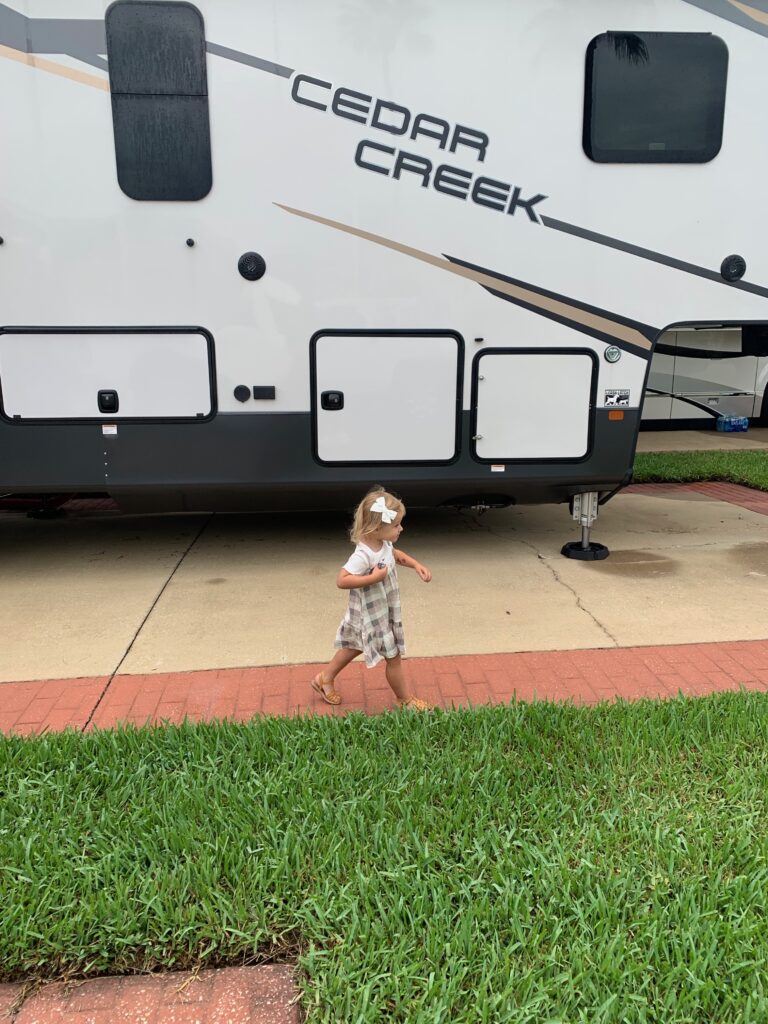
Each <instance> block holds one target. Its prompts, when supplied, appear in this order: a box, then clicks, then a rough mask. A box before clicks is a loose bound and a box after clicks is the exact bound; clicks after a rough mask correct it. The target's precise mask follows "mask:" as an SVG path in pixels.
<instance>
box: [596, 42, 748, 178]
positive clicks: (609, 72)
mask: <svg viewBox="0 0 768 1024" xmlns="http://www.w3.org/2000/svg"><path fill="white" fill-rule="evenodd" d="M727 71H728V50H727V48H726V45H725V43H724V42H723V41H722V39H720V38H718V37H717V36H713V35H709V34H708V33H696V34H693V33H688V32H606V33H605V34H604V35H601V36H597V37H596V38H595V39H593V40H592V42H591V43H590V44H589V48H588V49H587V75H586V90H585V96H584V151H585V153H586V154H587V156H588V157H589V158H590V159H592V160H595V161H600V162H616V163H704V162H705V161H707V160H711V159H712V158H713V157H714V156H716V155H717V153H718V151H719V150H720V143H721V140H722V135H723V110H724V107H725V80H726V76H727Z"/></svg>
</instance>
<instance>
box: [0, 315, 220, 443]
mask: <svg viewBox="0 0 768 1024" xmlns="http://www.w3.org/2000/svg"><path fill="white" fill-rule="evenodd" d="M2 334H202V336H203V337H204V338H205V341H206V347H207V349H208V385H209V392H210V396H211V411H210V412H209V413H208V414H207V415H206V416H131V417H128V416H117V417H116V416H115V415H114V413H110V414H107V413H104V414H103V415H101V416H81V417H55V416H51V417H45V418H36V419H33V418H30V419H21V418H20V417H19V418H17V417H15V416H8V415H6V412H5V405H4V403H3V389H2V380H0V420H5V421H6V423H11V424H13V426H14V427H26V426H30V425H34V424H36V423H114V422H117V423H206V422H208V421H209V420H212V419H213V417H214V416H215V415H216V413H217V412H218V395H217V391H216V355H215V351H214V340H213V335H212V334H211V332H210V331H208V330H206V328H205V327H0V335H2Z"/></svg>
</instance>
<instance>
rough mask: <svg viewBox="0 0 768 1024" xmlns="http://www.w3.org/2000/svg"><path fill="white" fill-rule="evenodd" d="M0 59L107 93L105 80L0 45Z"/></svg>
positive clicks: (107, 88) (107, 86)
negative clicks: (3, 58)
mask: <svg viewBox="0 0 768 1024" xmlns="http://www.w3.org/2000/svg"><path fill="white" fill-rule="evenodd" d="M0 57H5V58H6V59H7V60H17V61H19V63H20V64H27V65H28V66H29V67H31V68H37V70H38V71H48V72H50V74H52V75H60V76H61V77H62V78H69V79H70V80H71V81H73V82H80V83H81V85H90V86H93V88H95V89H103V90H104V91H105V92H109V82H108V81H107V79H106V78H98V77H97V76H96V75H89V74H87V73H86V72H85V71H76V70H75V69H74V68H68V67H65V66H64V65H63V64H56V63H54V61H52V60H44V59H43V58H42V57H36V56H35V55H34V54H33V53H22V52H21V50H12V49H11V47H10V46H3V45H1V44H0Z"/></svg>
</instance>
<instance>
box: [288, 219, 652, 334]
mask: <svg viewBox="0 0 768 1024" xmlns="http://www.w3.org/2000/svg"><path fill="white" fill-rule="evenodd" d="M275 206H279V207H280V209H281V210H285V211H286V212H287V213H293V214H295V215H296V216H297V217H306V218H307V220H314V221H317V223H318V224H325V225H327V226H328V227H329V228H337V229H338V230H339V231H346V232H347V233H348V234H350V235H357V236H358V238H364V239H365V240H366V241H368V242H375V243H376V244H377V245H383V246H385V247H386V248H387V249H394V250H395V251H396V252H402V253H404V254H405V255H406V256H412V257H413V258H414V259H417V260H421V261H422V262H424V263H431V264H432V266H433V267H439V268H440V269H441V270H447V271H449V272H450V273H451V274H458V275H459V276H460V277H466V278H469V280H470V281H476V282H477V283H478V284H482V285H484V286H485V287H487V288H493V290H494V291H497V292H502V293H503V294H504V295H509V296H510V298H513V299H519V300H520V301H521V302H527V303H528V304H529V305H531V306H536V307H537V308H538V309H542V310H546V311H547V312H549V313H553V314H554V315H555V316H560V317H564V318H566V319H568V320H572V321H574V323H578V324H581V325H582V326H584V327H588V328H590V329H591V330H593V331H600V332H601V333H602V334H609V335H611V337H613V338H617V339H618V340H620V341H625V342H627V343H628V344H630V345H635V346H637V347H638V348H645V349H650V348H651V347H652V343H651V342H650V341H649V340H648V338H646V337H645V335H644V334H641V333H640V331H637V330H635V329H634V327H628V326H626V325H625V324H620V323H616V321H615V320H609V319H607V318H606V317H603V316H599V315H598V314H596V313H588V312H587V311H586V310H584V309H579V308H578V307H577V306H571V305H569V304H568V303H567V302H564V301H560V300H558V299H550V298H548V297H547V296H545V295H539V294H538V293H537V292H533V291H531V290H530V289H528V288H522V287H521V286H520V285H516V284H511V283H510V282H509V281H500V280H499V279H498V278H496V277H491V276H490V274H483V273H482V272H481V271H479V270H471V269H470V268H469V267H460V266H457V265H456V264H455V263H451V262H450V261H449V260H445V259H441V258H440V257H439V256H432V255H430V254H429V253H428V252H422V251H421V250H420V249H412V248H411V247H410V246H408V245H401V244H400V243H399V242H392V241H390V240H389V239H388V238H382V237H381V235H372V234H371V233H370V232H368V231H361V230H360V229H359V228H353V227H350V226H349V225H348V224H341V223H339V221H336V220H328V219H327V218H326V217H318V216H316V215H315V214H313V213H304V212H303V211H302V210H294V209H293V208H292V207H290V206H283V204H282V203H275Z"/></svg>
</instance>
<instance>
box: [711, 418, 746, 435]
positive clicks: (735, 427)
mask: <svg viewBox="0 0 768 1024" xmlns="http://www.w3.org/2000/svg"><path fill="white" fill-rule="evenodd" d="M716 426H717V429H718V430H721V431H725V432H726V433H733V432H736V431H745V430H747V429H748V428H749V417H748V416H718V417H717V423H716Z"/></svg>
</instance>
